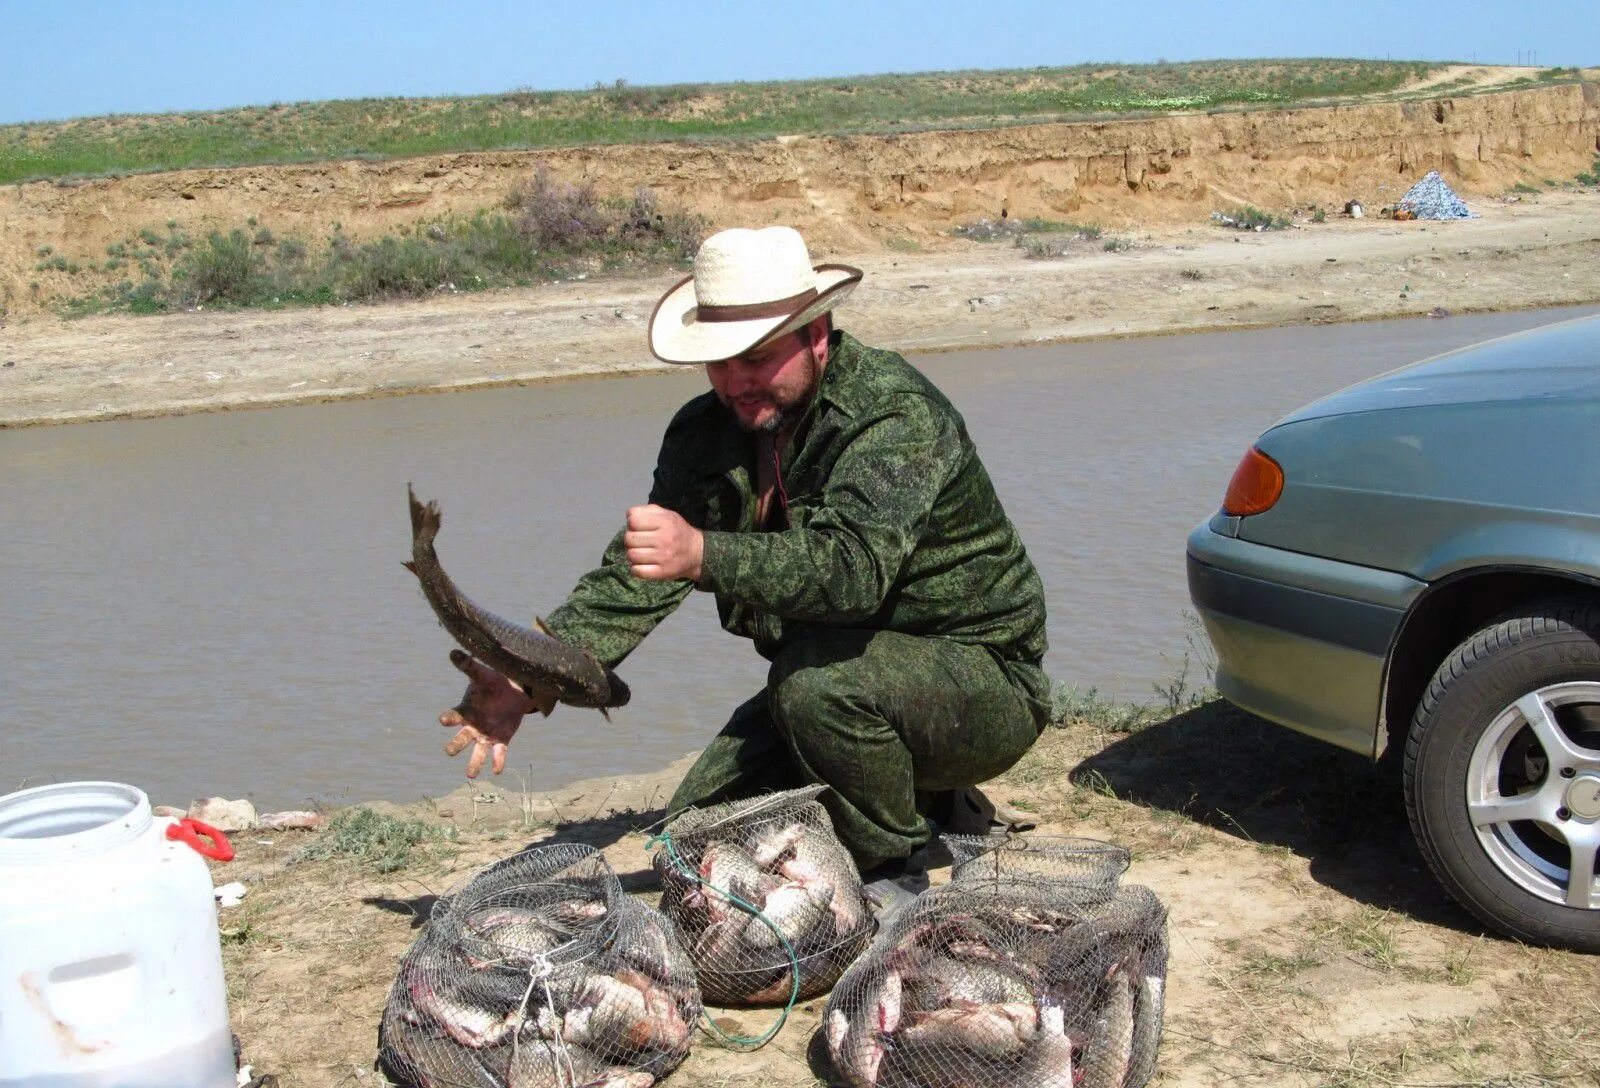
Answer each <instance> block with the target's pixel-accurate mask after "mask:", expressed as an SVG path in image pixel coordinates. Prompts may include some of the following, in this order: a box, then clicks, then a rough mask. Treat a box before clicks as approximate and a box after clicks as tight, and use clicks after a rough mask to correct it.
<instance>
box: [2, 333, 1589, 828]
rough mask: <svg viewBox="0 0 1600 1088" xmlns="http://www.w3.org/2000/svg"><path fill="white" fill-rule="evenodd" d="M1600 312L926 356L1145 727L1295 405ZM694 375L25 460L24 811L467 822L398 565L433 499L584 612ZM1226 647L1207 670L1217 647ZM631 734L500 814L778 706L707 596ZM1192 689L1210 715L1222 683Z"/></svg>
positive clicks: (1084, 666) (608, 742)
mask: <svg viewBox="0 0 1600 1088" xmlns="http://www.w3.org/2000/svg"><path fill="white" fill-rule="evenodd" d="M1583 312H1592V310H1562V311H1542V312H1528V313H1518V314H1504V315H1486V316H1464V317H1454V318H1450V319H1448V320H1411V321H1389V322H1378V323H1372V324H1359V325H1331V326H1320V327H1294V328H1284V329H1272V330H1264V331H1253V332H1240V333H1216V334H1203V335H1186V336H1173V337H1163V338H1157V339H1140V340H1127V341H1116V342H1106V343H1084V344H1072V345H1061V346H1053V347H1032V348H1022V349H1011V350H1003V351H982V352H958V353H952V354H941V355H929V356H922V357H918V358H916V359H915V360H914V361H915V362H916V363H917V365H918V366H920V367H921V368H922V369H923V370H924V371H926V372H927V373H928V374H929V375H930V376H931V377H932V378H933V380H934V381H935V382H936V383H938V385H939V386H940V387H941V388H942V389H944V391H945V392H946V393H947V394H948V395H949V397H950V398H951V400H952V401H954V403H955V404H956V406H957V407H958V408H959V409H960V410H961V411H962V413H963V414H964V415H965V417H966V419H967V423H968V426H969V428H970V430H971V432H972V434H973V437H974V438H975V440H976V442H977V444H978V448H979V451H980V453H981V455H982V456H983V458H984V461H985V463H986V464H987V466H988V468H989V470H990V473H991V475H992V476H993V477H994V480H995V484H996V486H997V487H998V489H999V491H1000V495H1001V498H1002V500H1003V501H1004V503H1005V505H1006V508H1007V510H1008V511H1009V513H1010V514H1011V516H1012V518H1013V519H1014V520H1015V521H1016V523H1017V524H1018V526H1019V528H1020V530H1021V533H1022V537H1023V540H1024V542H1025V543H1026V545H1027V547H1028V550H1029V552H1030V554H1031V555H1032V557H1033V560H1034V563H1035V565H1036V566H1037V567H1038V568H1039V571H1040V573H1041V575H1042V576H1043V578H1044V582H1045V587H1046V590H1047V593H1048V598H1049V608H1050V643H1051V650H1050V656H1049V658H1048V660H1047V667H1048V669H1049V671H1050V672H1051V674H1052V676H1053V677H1054V678H1055V679H1056V680H1058V681H1060V682H1063V683H1069V684H1072V685H1075V686H1078V687H1080V688H1089V687H1094V688H1097V689H1099V691H1100V692H1101V693H1102V694H1105V695H1109V696H1113V697H1117V698H1126V699H1143V698H1147V697H1150V696H1151V694H1152V689H1153V685H1154V684H1156V683H1158V682H1161V681H1164V680H1166V679H1168V678H1170V677H1171V676H1173V675H1174V674H1175V673H1176V672H1178V670H1179V669H1180V667H1181V664H1182V661H1183V658H1184V654H1185V652H1186V650H1188V649H1189V647H1188V645H1187V639H1188V637H1189V636H1190V635H1191V634H1192V629H1191V627H1190V625H1189V624H1188V623H1187V622H1186V613H1187V609H1188V597H1187V590H1186V587H1185V581H1184V564H1183V554H1184V537H1185V535H1186V534H1187V532H1188V531H1189V529H1190V528H1191V527H1192V526H1193V525H1194V524H1195V523H1196V522H1198V521H1200V520H1202V519H1203V518H1205V517H1207V516H1208V515H1209V514H1211V513H1212V512H1213V511H1214V510H1215V509H1216V507H1217V505H1218V502H1219V500H1220V497H1221V494H1222V489H1223V488H1224V486H1225V485H1226V483H1227V480H1228V477H1229V475H1230V473H1231V472H1232V470H1233V466H1234V463H1235V462H1236V461H1237V459H1238V457H1239V455H1240V454H1241V453H1242V452H1243V450H1244V449H1245V448H1246V447H1247V446H1248V445H1249V444H1250V443H1251V441H1252V440H1253V439H1254V438H1255V437H1256V435H1257V434H1258V433H1259V432H1260V431H1262V430H1263V429H1265V428H1266V427H1268V426H1270V425H1271V424H1272V423H1273V422H1274V421H1275V420H1277V419H1278V418H1280V417H1281V416H1283V415H1285V414H1286V413H1288V412H1289V411H1290V410H1292V409H1294V408H1295V407H1297V406H1298V405H1300V404H1302V403H1304V402H1306V401H1309V400H1312V399H1314V398H1316V397H1320V396H1322V395H1324V394H1326V393H1329V392H1331V391H1333V390H1335V389H1338V388H1340V387H1342V386H1344V385H1347V384H1349V383H1351V382H1354V381H1358V380H1360V379H1362V378H1365V377H1368V376H1370V375H1373V374H1377V373H1381V372H1383V371H1385V370H1389V369H1392V368H1394V367H1396V366H1400V365H1403V364H1405V363H1407V362H1410V361H1413V360H1415V359H1419V358H1423V357H1425V356H1428V355H1431V354H1434V353H1437V352H1440V351H1444V350H1448V349H1450V348H1454V347H1458V346H1461V345H1463V344H1467V343H1471V342H1474V341H1476V340H1480V339H1484V338H1487V337H1490V336H1495V335H1500V334H1503V333H1508V332H1512V331H1516V330H1518V329H1523V328H1528V327H1531V326H1534V325H1539V324H1544V323H1548V322H1551V321H1555V320H1561V319H1564V318H1567V317H1570V316H1575V315H1577V314H1578V313H1583ZM704 382H705V379H704V376H703V375H702V374H701V373H700V372H699V371H696V370H692V369H690V370H685V371H684V372H682V373H671V374H651V375H641V376H635V377H629V378H620V379H613V380H573V381H569V382H560V383H552V384H544V385H538V386H533V387H528V388H521V389H495V390H485V391H482V392H472V393H458V394H452V395H440V396H414V397H407V398H401V399H385V400H371V401H360V402H351V403H343V404H326V405H314V406H306V407H294V408H274V409H266V410H257V411H245V412H233V413H224V414H212V415H197V416H188V417H179V418H172V419H158V420H139V421H130V422H116V423H92V424H79V425H74V426H65V427H47V428H37V429H29V430H19V431H6V432H0V525H3V532H0V598H3V608H0V615H3V619H4V622H3V623H0V792H4V791H5V790H9V789H14V788H17V787H19V786H21V785H24V784H27V785H37V784H42V783H46V782H52V781H60V780H67V779H92V778H109V779H115V780H118V781H126V782H131V783H134V784H136V785H138V786H140V787H142V788H143V789H145V790H146V791H147V792H149V793H150V794H151V796H152V798H153V799H154V800H156V801H158V802H169V803H179V804H183V803H187V802H188V801H189V800H190V799H191V798H193V797H197V796H204V795H211V794H222V795H226V796H230V797H241V796H243V797H250V798H252V799H253V800H254V801H255V802H256V803H257V805H258V806H262V807H265V808H269V809H271V808H284V807H299V806H301V805H304V804H307V803H312V802H326V803H343V802H349V801H356V800H366V799H375V798H386V799H393V800H401V801H404V800H415V799H417V798H420V797H424V796H437V795H439V794H442V793H444V792H447V791H449V790H450V789H452V788H454V787H455V786H456V785H457V784H458V783H459V782H460V781H461V776H462V773H463V770H464V758H462V759H457V760H450V759H447V758H446V757H445V756H444V755H442V754H441V752H440V745H441V744H442V743H443V741H444V740H445V739H446V737H447V736H448V734H447V733H446V732H445V731H444V730H442V729H441V728H440V727H439V726H438V725H437V724H435V719H436V716H437V714H438V713H439V711H440V710H442V709H443V708H445V707H447V706H449V705H451V704H452V703H454V702H455V701H456V699H457V698H458V697H459V695H460V689H461V683H460V678H459V674H457V673H456V672H455V670H454V669H452V668H451V667H450V665H449V663H448V662H447V660H446V654H447V652H448V650H449V648H450V646H451V643H450V640H449V638H448V636H447V635H446V634H445V633H444V632H443V631H442V630H441V629H440V628H439V627H438V625H437V624H436V623H435V621H434V619H433V616H432V613H431V612H430V611H429V609H428V606H427V604H426V603H425V602H424V601H423V599H422V595H421V593H420V591H419V589H418V587H417V583H416V580H415V579H414V578H413V577H412V576H411V575H410V574H408V573H407V572H406V571H404V570H403V569H402V568H401V566H400V562H401V560H403V559H405V558H406V557H407V556H408V554H409V545H410V531H409V523H408V519H407V515H406V505H405V488H406V483H407V481H411V482H413V483H414V484H415V485H416V488H417V491H418V493H419V494H420V495H421V496H423V497H426V498H433V499H437V500H439V502H440V504H441V506H442V507H443V510H444V527H443V530H442V531H441V533H440V536H439V540H438V548H439V552H440V556H441V559H442V560H443V562H444V564H445V567H446V569H447V570H449V571H450V572H451V573H452V575H453V576H454V577H455V578H456V580H457V582H458V583H459V584H460V586H461V588H462V589H463V590H464V591H465V592H466V593H468V594H469V595H471V596H473V597H474V598H475V599H477V600H478V601H479V603H481V604H483V605H484V606H485V607H488V608H490V609H492V610H494V611H497V612H500V613H501V614H503V615H508V616H514V617H521V618H527V617H530V616H532V615H534V614H539V613H543V612H546V611H548V610H549V609H551V608H552V607H554V606H555V605H556V604H557V603H558V602H559V601H560V600H561V599H562V597H563V595H564V594H565V592H566V591H567V590H568V589H569V588H570V587H571V585H572V584H573V582H574V581H575V580H576V579H577V577H578V576H579V575H580V574H581V573H582V572H583V571H584V570H585V569H586V568H587V567H588V566H589V565H590V564H592V563H593V562H594V561H595V560H596V559H597V558H598V557H599V555H600V552H601V550H602V548H603V547H604V545H605V544H606V542H607V541H608V540H609V538H610V536H611V534H612V533H613V532H614V531H615V530H616V528H617V527H618V526H619V525H620V523H621V518H622V514H623V511H624V510H625V509H626V508H627V507H628V506H629V505H632V504H634V503H637V502H640V501H642V500H643V498H644V495H645V493H646V491H647V490H648V487H649V480H650V469H651V467H652V465H653V463H654V457H655V452H656V449H657V446H658V444H659V440H660V435H661V432H662V429H663V428H664V427H665V425H666V423H667V420H668V419H669V418H670V417H671V416H672V414H673V412H674V410H675V409H676V408H677V407H678V405H680V404H681V403H682V402H683V401H684V400H686V399H687V398H689V397H691V396H693V395H695V394H697V393H699V392H700V391H701V390H702V389H703V388H704ZM1196 637H1201V638H1202V639H1203V636H1196ZM619 672H620V673H621V675H622V676H623V678H624V679H626V680H627V682H628V683H629V685H630V686H631V687H632V689H633V700H632V702H631V703H630V704H629V705H628V706H627V707H625V708H622V709H621V710H618V711H616V712H615V713H613V715H612V719H613V720H612V721H611V722H610V723H609V724H607V723H606V722H605V721H604V720H603V719H602V718H601V717H600V716H599V714H597V713H595V712H594V711H584V710H574V709H571V708H560V709H558V710H557V711H556V712H555V714H553V715H552V716H551V717H549V718H548V719H542V718H538V717H534V718H530V719H528V722H527V724H526V725H525V726H524V727H523V730H522V732H521V734H520V735H519V737H518V739H517V741H516V743H515V744H513V746H512V749H511V757H510V761H509V765H508V770H507V773H506V776H504V778H503V779H502V784H504V785H507V786H509V787H513V788H515V787H517V786H519V785H522V784H524V783H525V784H526V785H527V786H528V787H529V788H533V789H541V788H549V787H552V786H555V785H559V784H561V783H563V782H566V781H570V780H573V779H577V778H588V777H596V776H603V775H607V774H620V773H629V772H639V771H648V770H654V769H657V768H659V767H661V766H663V765H665V764H666V763H667V762H669V761H671V760H673V759H675V758H677V757H678V756H681V755H683V754H684V753H685V752H688V751H692V750H694V749H696V748H699V747H700V746H701V745H703V744H704V743H705V741H706V740H707V739H708V738H709V737H710V736H711V735H712V734H713V733H715V732H716V730H717V729H718V728H719V727H720V726H721V724H722V722H723V721H724V720H725V717H726V715H727V712H728V711H729V710H730V709H731V708H732V707H733V706H734V705H736V704H737V703H738V702H739V701H741V700H742V699H744V698H746V697H747V696H749V695H750V694H752V693H753V692H754V691H756V690H757V689H758V688H759V687H760V685H761V683H762V681H763V677H764V675H765V669H764V665H763V662H762V661H761V660H760V659H759V658H758V657H757V656H756V655H755V653H754V651H753V650H751V649H750V647H749V645H748V644H747V643H745V642H743V641H742V640H739V639H735V638H733V637H732V636H729V635H726V634H724V633H723V632H722V631H721V630H720V628H718V626H717V623H716V616H715V612H714V610H713V608H712V602H711V601H710V599H709V598H708V597H707V596H706V595H703V594H694V595H691V597H690V599H689V602H688V603H687V604H686V605H685V606H684V607H683V608H681V609H680V610H679V611H678V613H677V614H675V615H674V616H673V617H671V618H670V619H669V620H668V621H667V622H666V623H664V624H663V625H662V626H661V627H660V628H658V629H657V630H656V632H655V633H654V634H653V635H652V636H651V637H650V638H649V639H648V640H646V642H645V643H644V645H643V646H641V647H640V648H639V650H638V651H636V652H635V653H634V655H633V656H632V657H631V658H629V659H628V661H627V662H625V663H624V665H623V666H622V668H621V669H620V670H619ZM1192 678H1193V679H1195V680H1197V681H1199V680H1203V677H1201V676H1199V675H1198V673H1194V674H1192Z"/></svg>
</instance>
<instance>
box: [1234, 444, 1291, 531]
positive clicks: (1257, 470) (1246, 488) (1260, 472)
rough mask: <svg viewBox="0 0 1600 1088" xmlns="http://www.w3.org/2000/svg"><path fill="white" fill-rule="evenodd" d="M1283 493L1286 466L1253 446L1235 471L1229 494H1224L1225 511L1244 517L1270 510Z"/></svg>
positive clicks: (1246, 452) (1237, 516)
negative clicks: (1284, 468) (1281, 465)
mask: <svg viewBox="0 0 1600 1088" xmlns="http://www.w3.org/2000/svg"><path fill="white" fill-rule="evenodd" d="M1282 494H1283V469H1282V468H1280V467H1278V462H1276V461H1274V460H1273V459H1272V458H1270V457H1268V456H1267V455H1266V454H1264V453H1262V452H1261V451H1260V450H1258V449H1256V448H1255V447H1254V446H1251V447H1250V448H1249V449H1248V450H1246V451H1245V453H1244V457H1242V458H1240V460H1239V467H1238V468H1236V469H1234V470H1233V479H1231V480H1229V481H1228V493H1227V494H1226V495H1224V496H1223V497H1222V512H1223V513H1224V514H1227V515H1229V516H1230V517H1236V518H1242V517H1248V516H1249V515H1251V514H1259V513H1262V512H1263V511H1266V510H1271V509H1272V506H1273V504H1274V503H1276V502H1277V501H1278V496H1280V495H1282Z"/></svg>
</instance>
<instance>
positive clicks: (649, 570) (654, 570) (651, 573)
mask: <svg viewBox="0 0 1600 1088" xmlns="http://www.w3.org/2000/svg"><path fill="white" fill-rule="evenodd" d="M629 569H630V570H631V571H632V572H633V576H634V577H635V578H643V579H645V580H646V581H660V580H663V579H665V578H666V576H667V575H666V573H665V568H664V567H662V566H661V564H660V563H633V564H631V565H630V566H629Z"/></svg>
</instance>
